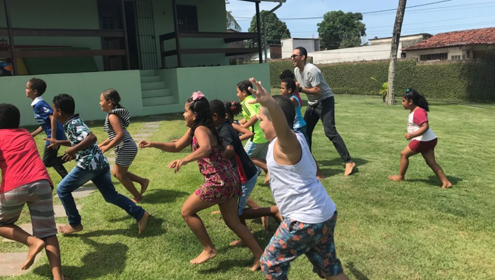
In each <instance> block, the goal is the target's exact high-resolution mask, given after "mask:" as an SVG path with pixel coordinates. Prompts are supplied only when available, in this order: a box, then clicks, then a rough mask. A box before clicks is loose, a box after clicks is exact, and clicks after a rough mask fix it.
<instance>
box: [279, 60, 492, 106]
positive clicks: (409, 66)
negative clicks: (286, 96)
mask: <svg viewBox="0 0 495 280" xmlns="http://www.w3.org/2000/svg"><path fill="white" fill-rule="evenodd" d="M490 57H491V56H490ZM317 66H318V68H320V69H321V71H322V73H323V75H324V77H325V79H326V81H327V82H328V84H329V85H330V87H331V88H332V90H333V92H334V93H336V94H364V95H378V94H379V91H380V88H381V84H379V83H377V82H376V81H373V80H372V79H371V77H374V78H376V79H377V80H379V81H381V82H386V81H387V79H388V66H389V62H388V61H378V62H359V63H343V64H319V65H317ZM285 69H291V70H293V69H294V67H293V66H292V61H288V60H278V61H272V62H270V72H271V85H272V86H273V87H279V86H280V80H279V79H278V76H279V75H280V73H281V72H282V71H283V70H285ZM408 87H411V88H414V89H416V90H417V91H418V92H420V93H421V94H423V95H425V96H426V97H427V98H431V99H443V100H464V101H477V102H495V59H493V58H487V59H485V60H484V61H482V62H476V63H475V62H441V63H417V62H415V61H412V60H402V61H398V62H397V88H396V92H397V93H398V94H397V96H399V95H400V94H401V93H402V92H404V91H405V89H406V88H408Z"/></svg>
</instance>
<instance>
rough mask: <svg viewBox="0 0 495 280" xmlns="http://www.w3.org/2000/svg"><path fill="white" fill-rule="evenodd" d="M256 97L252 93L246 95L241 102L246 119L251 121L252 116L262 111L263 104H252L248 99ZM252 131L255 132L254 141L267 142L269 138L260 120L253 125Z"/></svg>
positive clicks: (256, 142) (258, 142) (257, 142)
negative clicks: (265, 134) (264, 132)
mask: <svg viewBox="0 0 495 280" xmlns="http://www.w3.org/2000/svg"><path fill="white" fill-rule="evenodd" d="M254 99H255V98H254V97H253V96H252V95H248V96H246V98H245V99H244V100H243V101H242V102H241V105H242V116H243V117H244V119H245V120H246V121H249V120H250V119H251V117H252V116H254V115H257V114H258V113H259V112H260V108H261V105H260V104H259V103H256V104H250V103H248V101H251V100H254ZM251 131H252V132H253V133H254V136H253V140H252V141H253V143H255V144H261V143H266V142H268V140H266V139H265V136H264V135H263V131H262V130H261V127H260V122H259V121H257V122H256V123H255V124H254V125H253V126H252V127H251Z"/></svg>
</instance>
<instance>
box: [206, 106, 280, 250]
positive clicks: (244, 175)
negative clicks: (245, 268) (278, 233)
mask: <svg viewBox="0 0 495 280" xmlns="http://www.w3.org/2000/svg"><path fill="white" fill-rule="evenodd" d="M210 108H211V114H212V116H213V124H214V125H215V127H217V129H218V135H219V136H220V139H221V140H222V146H223V147H225V151H224V156H225V157H226V158H228V159H230V161H231V162H232V166H233V167H234V170H235V169H237V171H238V173H239V176H240V178H241V183H242V196H241V197H240V198H239V205H238V206H239V210H238V214H239V216H240V217H241V222H242V223H243V224H245V223H244V220H245V219H254V218H260V217H268V216H272V217H274V218H275V219H276V220H277V221H278V222H279V223H280V222H282V216H281V215H280V211H278V208H277V206H276V205H275V206H271V207H259V206H258V205H257V204H256V203H255V202H254V201H252V202H251V204H254V205H255V206H254V207H252V206H250V207H249V208H246V205H249V203H248V199H249V198H250V197H249V196H250V195H251V192H252V191H253V189H254V186H255V185H256V180H257V179H258V175H259V172H260V171H261V170H259V169H258V168H257V167H256V166H255V165H254V163H253V162H252V161H251V159H250V158H249V157H248V155H247V154H246V151H245V150H244V148H243V147H242V142H241V140H239V137H238V136H237V133H236V131H235V129H234V128H233V127H232V125H231V124H230V122H229V120H227V119H226V118H225V114H226V113H225V105H224V103H223V102H222V101H220V100H218V99H215V100H212V101H210ZM230 245H240V242H239V241H234V242H232V243H231V244H230Z"/></svg>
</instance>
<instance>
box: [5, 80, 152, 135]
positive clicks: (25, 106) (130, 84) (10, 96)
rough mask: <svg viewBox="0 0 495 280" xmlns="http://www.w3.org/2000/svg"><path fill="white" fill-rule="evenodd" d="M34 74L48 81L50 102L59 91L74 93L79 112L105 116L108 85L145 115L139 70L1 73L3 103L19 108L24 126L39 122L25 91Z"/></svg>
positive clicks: (130, 107) (86, 117)
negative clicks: (103, 106)
mask: <svg viewBox="0 0 495 280" xmlns="http://www.w3.org/2000/svg"><path fill="white" fill-rule="evenodd" d="M33 77H36V78H40V79H43V80H44V81H45V82H46V83H47V85H48V87H47V90H46V92H45V94H43V96H42V97H43V99H45V100H46V101H47V102H48V104H50V105H51V104H52V100H53V97H54V96H55V95H57V94H60V93H67V94H70V95H71V96H72V97H74V100H75V102H76V112H77V113H79V114H80V115H81V117H82V118H83V119H84V120H98V119H103V118H104V117H105V113H104V112H102V111H101V109H100V106H99V104H98V103H99V102H100V94H101V92H102V91H104V90H105V89H108V88H115V89H116V90H117V91H118V92H119V93H120V94H121V98H122V101H121V103H122V105H123V106H124V107H126V108H127V109H128V110H129V111H130V113H131V115H141V114H142V111H143V102H142V98H141V80H140V75H139V71H112V72H91V73H74V74H49V75H37V76H14V77H0V103H11V104H14V105H15V106H17V108H19V110H20V112H21V125H22V126H25V125H36V124H37V123H36V120H35V119H34V114H33V110H32V107H31V106H30V105H31V99H29V98H27V97H26V93H25V88H26V82H27V81H28V80H29V79H31V78H33Z"/></svg>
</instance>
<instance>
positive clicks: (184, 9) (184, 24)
mask: <svg viewBox="0 0 495 280" xmlns="http://www.w3.org/2000/svg"><path fill="white" fill-rule="evenodd" d="M177 21H178V24H179V31H199V29H198V10H197V8H196V6H191V5H177Z"/></svg>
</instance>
